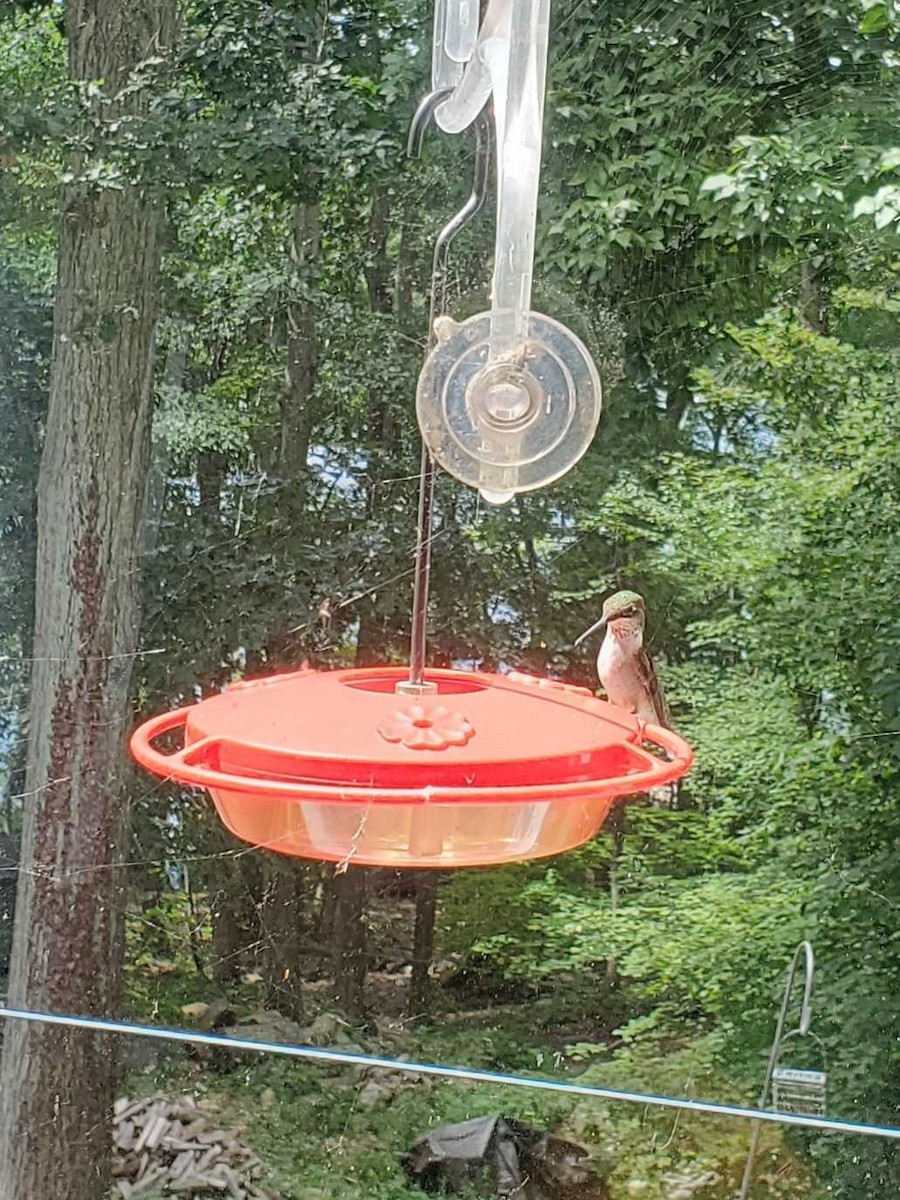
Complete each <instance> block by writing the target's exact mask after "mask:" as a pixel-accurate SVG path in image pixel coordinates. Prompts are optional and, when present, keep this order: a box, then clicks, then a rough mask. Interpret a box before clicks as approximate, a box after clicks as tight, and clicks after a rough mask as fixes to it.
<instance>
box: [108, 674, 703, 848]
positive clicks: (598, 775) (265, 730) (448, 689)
mask: <svg viewBox="0 0 900 1200" xmlns="http://www.w3.org/2000/svg"><path fill="white" fill-rule="evenodd" d="M405 677H406V671H405V670H404V669H402V668H386V667H377V668H371V669H362V670H360V669H357V670H346V671H325V672H317V671H309V670H306V671H295V672H292V673H290V674H284V675H274V676H270V677H268V678H262V679H257V680H249V681H242V682H239V683H236V684H233V685H231V686H230V687H228V688H227V689H226V690H225V691H224V692H222V693H220V694H219V695H216V696H213V697H211V698H210V699H208V700H204V701H202V702H201V703H199V704H194V705H190V706H189V707H187V708H180V709H176V710H175V711H173V712H170V713H166V714H164V715H163V716H160V717H154V718H153V719H152V720H150V721H147V722H146V723H145V724H143V725H142V726H141V727H140V728H139V729H138V730H137V731H136V732H135V733H134V735H133V737H132V739H131V751H132V753H133V755H134V757H135V758H136V759H137V761H138V762H139V763H141V764H142V765H143V766H144V767H146V768H147V769H148V770H149V771H151V772H153V773H154V774H156V775H160V776H162V777H164V778H167V779H174V780H177V781H178V782H179V783H184V784H189V785H192V786H196V787H202V788H206V789H208V790H209V792H210V793H211V795H212V798H213V802H214V803H215V806H216V809H217V810H218V812H219V815H220V817H221V818H222V820H223V821H224V823H225V824H226V825H227V826H228V828H229V829H230V830H231V831H232V833H234V834H235V835H236V836H237V837H239V838H241V839H242V840H244V841H246V842H249V843H251V844H252V845H255V846H258V847H262V848H265V849H268V850H273V851H276V852H278V853H280V854H286V855H293V856H296V857H300V858H315V859H322V860H325V861H331V862H340V863H347V864H351V863H352V864H354V865H368V866H389V867H430V868H440V869H448V868H454V867H471V866H486V865H489V864H497V863H507V862H516V861H520V860H523V859H531V858H541V857H545V856H547V855H551V854H559V853H560V852H561V851H564V850H569V849H571V848H572V847H574V846H578V845H580V844H581V843H582V842H585V841H587V840H588V839H589V838H591V837H592V836H593V835H594V834H595V833H596V832H597V830H598V829H599V828H600V826H601V825H602V824H603V821H604V819H605V817H606V815H607V813H608V811H609V809H610V807H611V806H612V803H613V801H614V800H615V799H616V798H617V797H619V796H623V795H627V794H630V793H634V792H643V791H648V790H649V789H650V788H654V787H659V786H661V785H662V784H665V783H669V782H671V781H672V780H674V779H677V778H679V777H680V776H681V775H683V774H684V773H685V772H686V771H687V770H688V769H689V767H690V765H691V761H692V758H693V752H692V751H691V748H690V747H689V746H688V745H687V743H686V742H684V741H683V740H682V739H681V738H680V737H678V736H677V735H676V734H674V733H672V732H671V731H670V730H667V729H662V728H658V727H655V726H644V725H641V723H640V722H638V721H637V719H636V718H635V717H633V716H632V715H631V714H630V713H628V712H626V711H625V710H624V709H621V708H618V707H615V706H613V705H611V704H608V703H606V702H605V701H603V700H598V699H596V698H595V697H594V696H593V694H592V693H591V692H590V691H588V690H587V689H586V688H579V687H573V686H570V685H567V684H562V683H557V682H555V681H552V680H547V679H539V678H536V677H534V676H529V675H522V674H519V673H512V674H509V675H488V674H479V673H475V672H464V671H446V670H434V671H426V672H425V680H424V683H425V686H426V687H428V686H430V687H431V689H432V690H430V691H428V692H425V693H423V694H419V695H415V694H413V695H410V694H403V692H402V691H401V692H398V691H397V690H396V689H397V685H398V683H400V684H401V687H402V681H403V679H404V678H405ZM175 730H183V740H184V744H183V746H182V747H181V748H180V749H178V750H176V751H175V752H174V753H162V752H160V751H159V750H157V749H156V748H155V747H154V744H153V743H154V741H155V740H156V739H157V738H159V737H161V736H162V735H163V734H167V733H172V732H174V731H175ZM643 743H650V744H655V745H656V746H658V747H659V748H660V750H662V751H663V752H664V753H665V754H666V755H667V757H666V758H658V757H656V756H655V755H654V754H652V753H650V752H649V751H648V750H647V749H645V748H644V744H643Z"/></svg>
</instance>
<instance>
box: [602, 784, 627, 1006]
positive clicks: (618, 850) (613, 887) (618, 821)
mask: <svg viewBox="0 0 900 1200" xmlns="http://www.w3.org/2000/svg"><path fill="white" fill-rule="evenodd" d="M606 827H607V829H608V830H609V834H610V836H611V838H612V851H611V853H610V857H609V911H610V912H611V913H612V915H613V916H615V915H616V913H617V912H618V911H619V899H620V895H621V891H620V887H619V863H620V862H621V861H622V852H623V851H624V849H625V833H626V830H627V814H626V811H625V806H624V804H622V803H621V802H619V803H618V804H616V805H615V806H614V807H613V810H612V812H611V813H610V814H609V817H608V818H607V826H606ZM618 978H619V970H618V964H617V962H616V958H615V955H614V954H611V955H609V957H608V958H607V960H606V982H607V983H608V984H609V985H610V986H612V985H613V984H615V983H616V981H617V980H618Z"/></svg>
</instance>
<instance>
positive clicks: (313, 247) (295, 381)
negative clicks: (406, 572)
mask: <svg viewBox="0 0 900 1200" xmlns="http://www.w3.org/2000/svg"><path fill="white" fill-rule="evenodd" d="M319 244H320V228H319V205H318V202H316V203H314V204H295V205H294V207H293V210H292V212H291V242H290V255H291V261H292V262H293V264H294V269H295V271H296V273H297V278H296V280H295V286H296V287H297V288H300V289H303V290H305V291H306V292H307V295H306V296H304V297H297V298H295V299H293V300H291V302H290V303H289V304H288V308H287V372H286V375H287V379H286V387H285V390H284V393H283V395H282V398H281V448H280V451H279V464H280V469H281V471H282V473H283V474H284V475H285V476H287V477H288V478H289V479H291V480H292V481H293V483H294V484H295V485H296V484H297V483H300V482H301V481H302V477H303V475H304V474H305V472H306V459H307V455H308V454H309V443H310V439H311V438H312V429H313V403H312V400H313V390H314V388H315V385H316V371H317V369H318V355H317V348H316V309H315V302H314V300H313V299H312V295H311V293H312V285H313V282H314V279H315V271H316V267H317V264H318V258H319Z"/></svg>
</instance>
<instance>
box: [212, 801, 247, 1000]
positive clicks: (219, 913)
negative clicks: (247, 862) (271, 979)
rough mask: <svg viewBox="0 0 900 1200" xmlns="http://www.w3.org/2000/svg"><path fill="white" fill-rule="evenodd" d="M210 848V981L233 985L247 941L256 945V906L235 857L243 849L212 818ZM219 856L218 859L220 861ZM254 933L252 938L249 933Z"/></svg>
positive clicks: (239, 843) (237, 859) (242, 860)
mask: <svg viewBox="0 0 900 1200" xmlns="http://www.w3.org/2000/svg"><path fill="white" fill-rule="evenodd" d="M208 836H209V839H210V840H209V843H208V845H209V848H210V849H211V850H212V851H213V852H214V853H216V855H217V857H216V858H215V859H212V860H211V862H210V864H207V869H206V870H205V872H204V874H205V882H206V887H207V889H208V891H209V893H210V918H211V922H212V948H213V978H214V979H215V980H216V982H217V983H220V984H223V985H227V984H229V983H231V982H233V981H234V979H235V978H236V976H237V975H238V974H239V972H240V970H241V967H242V966H243V965H244V955H245V953H248V952H249V947H248V945H247V943H248V941H252V942H253V943H255V942H256V940H257V939H256V930H255V924H254V920H253V918H254V916H255V904H254V899H255V897H254V895H253V892H252V890H251V889H250V888H249V887H248V886H247V880H246V879H245V878H244V873H243V871H242V870H241V866H242V863H243V862H244V859H243V858H240V859H239V858H237V857H236V856H235V853H234V852H235V849H236V848H238V847H240V846H242V845H243V843H241V842H238V840H237V838H235V837H234V836H233V835H232V834H230V833H229V832H228V831H227V830H226V829H225V828H224V827H223V826H222V825H220V824H219V822H218V820H216V819H215V818H210V822H209V835H208ZM220 856H221V857H220ZM251 928H252V929H253V935H252V938H251V937H248V930H249V929H251Z"/></svg>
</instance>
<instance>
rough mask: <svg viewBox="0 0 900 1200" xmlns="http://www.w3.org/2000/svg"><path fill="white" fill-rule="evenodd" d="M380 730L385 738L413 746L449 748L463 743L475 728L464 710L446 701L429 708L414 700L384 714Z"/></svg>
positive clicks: (412, 748) (423, 748)
mask: <svg viewBox="0 0 900 1200" xmlns="http://www.w3.org/2000/svg"><path fill="white" fill-rule="evenodd" d="M378 732H379V733H380V734H381V736H382V737H383V738H384V740H385V741H386V742H400V744H401V745H403V746H406V747H407V748H408V749H410V750H446V749H447V747H448V746H464V745H465V744H466V742H467V741H468V740H469V738H470V737H472V735H473V734H474V733H475V729H474V727H473V726H472V724H471V722H469V721H467V720H466V718H465V717H464V716H463V715H462V713H461V712H453V711H452V710H451V709H449V708H444V707H443V705H438V706H437V707H435V708H426V707H425V706H424V705H423V704H411V705H410V706H409V708H404V709H402V710H400V711H398V712H394V713H391V714H390V716H388V717H385V719H384V720H383V721H382V722H381V724H380V725H379V726H378Z"/></svg>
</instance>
